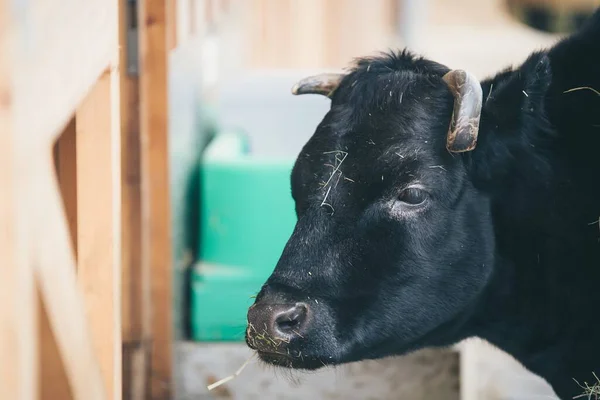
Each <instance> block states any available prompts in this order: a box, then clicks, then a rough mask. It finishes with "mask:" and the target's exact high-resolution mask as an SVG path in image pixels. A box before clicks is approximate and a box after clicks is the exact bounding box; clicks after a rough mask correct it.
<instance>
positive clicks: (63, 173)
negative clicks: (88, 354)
mask: <svg viewBox="0 0 600 400" xmlns="http://www.w3.org/2000/svg"><path fill="white" fill-rule="evenodd" d="M76 143H77V132H76V130H75V118H74V117H73V118H71V121H69V123H68V124H67V126H66V127H65V129H64V130H63V133H62V134H61V135H60V136H59V137H58V139H57V141H56V143H55V145H54V165H55V168H56V178H57V180H58V184H59V187H60V192H61V194H62V196H61V197H62V202H63V208H64V210H65V214H66V217H67V223H68V226H69V234H70V238H71V244H72V248H73V250H74V252H75V258H77V254H76V253H77V252H76V250H77V148H76ZM38 301H39V313H38V314H39V317H38V320H39V326H40V332H39V335H38V336H39V351H40V383H41V384H40V399H41V400H53V399H69V398H72V395H71V389H70V387H69V380H68V377H67V375H66V371H65V366H64V363H63V361H62V359H61V356H60V351H59V349H58V346H57V342H56V338H55V337H54V333H53V332H52V329H51V327H50V321H49V319H48V312H47V310H46V307H45V306H44V304H43V302H42V301H41V297H39V296H38Z"/></svg>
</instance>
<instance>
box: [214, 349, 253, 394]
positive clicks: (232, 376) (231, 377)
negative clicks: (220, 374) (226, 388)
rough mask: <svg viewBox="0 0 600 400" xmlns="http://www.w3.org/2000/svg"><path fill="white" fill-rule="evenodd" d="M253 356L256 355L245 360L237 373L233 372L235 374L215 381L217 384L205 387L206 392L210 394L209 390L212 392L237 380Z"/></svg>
mask: <svg viewBox="0 0 600 400" xmlns="http://www.w3.org/2000/svg"><path fill="white" fill-rule="evenodd" d="M255 355H256V353H253V354H252V355H251V356H250V358H248V359H247V360H246V362H245V363H243V364H242V366H241V367H240V368H239V369H238V370H237V371H235V374H233V375H229V376H228V377H226V378H223V379H221V380H220V381H217V382H215V383H213V384H212V385H208V386H207V389H208V391H209V392H210V391H211V390H213V389H215V388H218V387H219V386H221V385H223V384H224V383H227V382H229V381H230V380H232V379H234V378H237V376H238V375H239V374H241V373H242V371H243V370H244V368H246V365H248V364H249V363H250V361H251V360H252V359H253V358H254V356H255Z"/></svg>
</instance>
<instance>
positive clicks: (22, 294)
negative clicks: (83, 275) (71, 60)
mask: <svg viewBox="0 0 600 400" xmlns="http://www.w3.org/2000/svg"><path fill="white" fill-rule="evenodd" d="M11 11H12V10H10V9H9V4H8V2H7V1H6V0H0V190H1V191H2V194H1V195H0V293H1V295H0V299H1V301H0V392H1V393H2V398H6V399H16V400H34V399H35V398H36V392H37V366H36V363H37V348H36V340H35V334H36V330H35V315H36V308H37V307H36V301H35V294H34V279H33V276H34V275H33V266H32V265H31V263H29V262H28V261H29V259H28V254H29V249H28V248H27V247H26V244H27V243H26V240H27V238H26V237H25V236H24V235H23V232H19V224H20V225H21V227H22V226H23V224H24V222H25V221H23V219H22V217H23V214H22V213H21V214H19V213H16V211H17V207H18V204H17V203H18V202H19V201H22V200H24V199H23V198H22V197H21V196H22V195H23V191H22V190H19V188H20V187H19V186H18V176H17V175H16V173H17V171H18V169H17V168H15V166H16V163H15V161H16V154H15V147H16V146H15V140H14V139H15V137H16V136H17V135H18V131H17V130H16V129H15V126H14V119H13V115H14V114H13V112H14V102H13V97H14V94H15V93H14V92H13V87H12V78H13V76H12V72H13V71H12V68H13V62H14V58H13V53H12V52H11V51H10V48H11V45H14V40H13V39H14V38H13V37H12V35H11V30H12V28H13V25H12V18H11V17H12V13H11Z"/></svg>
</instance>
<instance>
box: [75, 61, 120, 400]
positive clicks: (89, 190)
mask: <svg viewBox="0 0 600 400" xmlns="http://www.w3.org/2000/svg"><path fill="white" fill-rule="evenodd" d="M119 82H120V81H119V71H118V69H116V68H114V69H112V70H110V71H106V72H105V73H104V74H103V75H102V76H101V77H100V79H99V80H98V82H97V83H96V85H95V86H94V87H93V88H92V90H91V91H90V92H89V94H88V96H87V97H86V98H85V99H84V101H83V102H82V104H81V106H80V107H79V108H78V110H77V135H78V138H77V200H78V205H77V224H78V232H77V236H78V239H77V241H78V243H77V249H78V270H77V272H78V280H79V284H80V287H81V288H82V290H83V296H84V303H85V308H86V313H87V315H88V318H89V324H90V328H91V332H92V341H93V344H94V350H95V353H96V355H97V357H98V360H99V362H100V369H101V371H102V375H103V380H104V385H105V387H106V388H107V393H108V394H109V398H110V399H114V400H119V399H120V398H121V303H120V299H121V296H120V295H121V291H120V283H121V269H120V265H121V254H120V234H121V222H120V217H121V216H120V206H121V191H120V187H121V170H120V154H119V151H120V145H121V143H120V142H121V135H120V131H121V129H120V119H119V115H120V114H119V107H120V105H119Z"/></svg>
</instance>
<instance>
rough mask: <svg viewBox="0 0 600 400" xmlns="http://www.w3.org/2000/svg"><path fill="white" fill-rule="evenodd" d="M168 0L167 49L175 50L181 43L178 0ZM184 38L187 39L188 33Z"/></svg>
mask: <svg viewBox="0 0 600 400" xmlns="http://www.w3.org/2000/svg"><path fill="white" fill-rule="evenodd" d="M166 2H167V49H168V50H173V49H175V48H176V47H177V45H178V44H179V38H178V35H177V23H178V21H177V3H178V1H177V0H166ZM187 17H188V18H189V15H187ZM184 39H187V35H186V37H185V38H184Z"/></svg>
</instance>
